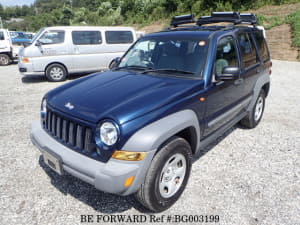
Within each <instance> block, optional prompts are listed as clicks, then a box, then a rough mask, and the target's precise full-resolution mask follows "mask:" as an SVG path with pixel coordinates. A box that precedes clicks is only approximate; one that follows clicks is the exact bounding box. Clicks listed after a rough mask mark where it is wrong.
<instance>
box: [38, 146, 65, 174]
mask: <svg viewBox="0 0 300 225" xmlns="http://www.w3.org/2000/svg"><path fill="white" fill-rule="evenodd" d="M43 158H44V162H45V163H46V164H47V165H48V166H49V167H50V168H51V169H52V170H54V171H55V172H56V173H58V174H59V175H63V170H62V163H61V160H60V158H59V157H58V156H56V155H54V154H53V153H49V152H46V151H43Z"/></svg>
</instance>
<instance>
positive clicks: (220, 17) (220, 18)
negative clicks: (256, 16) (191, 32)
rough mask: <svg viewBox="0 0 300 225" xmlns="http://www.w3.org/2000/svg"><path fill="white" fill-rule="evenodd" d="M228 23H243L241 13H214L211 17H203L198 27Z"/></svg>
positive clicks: (198, 22)
mask: <svg viewBox="0 0 300 225" xmlns="http://www.w3.org/2000/svg"><path fill="white" fill-rule="evenodd" d="M222 22H228V23H233V24H239V23H241V22H242V20H241V17H240V13H239V12H213V13H211V16H201V17H200V18H199V19H198V21H197V25H198V26H202V25H204V24H210V23H222Z"/></svg>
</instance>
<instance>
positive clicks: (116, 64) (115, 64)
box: [108, 57, 121, 70]
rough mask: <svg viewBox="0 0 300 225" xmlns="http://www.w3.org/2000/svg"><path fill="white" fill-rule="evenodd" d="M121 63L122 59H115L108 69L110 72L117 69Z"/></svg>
mask: <svg viewBox="0 0 300 225" xmlns="http://www.w3.org/2000/svg"><path fill="white" fill-rule="evenodd" d="M120 62H121V57H117V58H114V59H113V60H112V61H111V62H110V63H109V66H108V68H109V69H110V70H112V69H115V68H117V67H118V65H119V63H120Z"/></svg>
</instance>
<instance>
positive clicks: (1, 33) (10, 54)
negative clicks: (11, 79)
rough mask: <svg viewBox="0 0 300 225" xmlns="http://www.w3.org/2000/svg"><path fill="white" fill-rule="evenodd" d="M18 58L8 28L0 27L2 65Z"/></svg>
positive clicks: (0, 60) (0, 62)
mask: <svg viewBox="0 0 300 225" xmlns="http://www.w3.org/2000/svg"><path fill="white" fill-rule="evenodd" d="M16 58H17V51H16V49H14V48H13V45H12V41H11V38H10V35H9V32H8V30H6V29H0V66H6V65H9V64H10V63H11V62H12V61H13V60H14V59H16Z"/></svg>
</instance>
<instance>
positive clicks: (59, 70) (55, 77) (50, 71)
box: [45, 63, 68, 82]
mask: <svg viewBox="0 0 300 225" xmlns="http://www.w3.org/2000/svg"><path fill="white" fill-rule="evenodd" d="M45 74H46V77H47V79H48V80H49V81H52V82H59V81H64V80H66V78H67V75H68V73H67V70H66V68H65V67H64V66H63V65H61V64H58V63H54V64H51V65H50V66H48V67H47V69H46V72H45Z"/></svg>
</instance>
